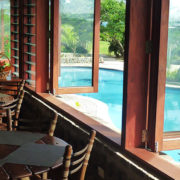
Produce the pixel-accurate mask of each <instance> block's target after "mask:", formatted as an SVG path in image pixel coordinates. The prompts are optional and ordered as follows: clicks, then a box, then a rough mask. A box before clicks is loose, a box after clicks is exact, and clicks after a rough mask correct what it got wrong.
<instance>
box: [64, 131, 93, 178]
mask: <svg viewBox="0 0 180 180" xmlns="http://www.w3.org/2000/svg"><path fill="white" fill-rule="evenodd" d="M95 136H96V131H94V130H92V132H91V134H90V139H89V142H88V144H87V145H86V146H85V147H84V148H83V149H81V150H80V151H78V152H75V153H73V154H72V156H71V153H72V147H71V146H70V145H68V146H67V147H66V151H65V155H64V162H63V167H64V172H63V176H62V179H63V180H68V178H70V177H71V175H72V174H74V173H77V172H80V173H79V180H84V178H85V174H86V169H87V166H88V161H89V158H90V154H91V151H92V148H93V144H94V139H95Z"/></svg>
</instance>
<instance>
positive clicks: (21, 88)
mask: <svg viewBox="0 0 180 180" xmlns="http://www.w3.org/2000/svg"><path fill="white" fill-rule="evenodd" d="M24 85H25V80H24V79H23V80H22V81H21V82H20V83H19V85H18V89H17V97H19V96H20V95H21V91H23V89H24Z"/></svg>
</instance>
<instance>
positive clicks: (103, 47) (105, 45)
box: [99, 41, 114, 56]
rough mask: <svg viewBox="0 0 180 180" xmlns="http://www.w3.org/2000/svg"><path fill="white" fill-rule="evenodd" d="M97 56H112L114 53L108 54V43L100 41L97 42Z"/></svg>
mask: <svg viewBox="0 0 180 180" xmlns="http://www.w3.org/2000/svg"><path fill="white" fill-rule="evenodd" d="M99 46H100V47H99V48H100V49H99V54H102V55H107V56H113V55H114V53H109V51H108V48H109V42H107V41H100V42H99Z"/></svg>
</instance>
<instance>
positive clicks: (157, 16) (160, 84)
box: [148, 0, 180, 152]
mask: <svg viewBox="0 0 180 180" xmlns="http://www.w3.org/2000/svg"><path fill="white" fill-rule="evenodd" d="M169 3H170V0H162V1H161V0H158V1H154V2H153V17H152V23H153V27H152V47H153V51H152V54H151V65H150V66H151V70H150V81H149V83H150V85H149V87H150V89H149V117H148V133H149V136H150V138H149V140H148V147H149V148H150V149H151V150H153V151H155V152H156V151H157V152H159V151H163V150H172V149H180V131H179V132H164V131H163V129H164V104H165V84H166V63H167V44H168V43H167V42H168V24H169Z"/></svg>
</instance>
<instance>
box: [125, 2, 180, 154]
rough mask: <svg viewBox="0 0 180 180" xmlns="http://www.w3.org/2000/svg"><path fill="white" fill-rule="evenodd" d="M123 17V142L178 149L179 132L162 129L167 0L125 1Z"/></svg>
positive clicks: (151, 147) (132, 146)
mask: <svg viewBox="0 0 180 180" xmlns="http://www.w3.org/2000/svg"><path fill="white" fill-rule="evenodd" d="M126 18H127V19H126V23H127V24H126V54H125V65H124V66H125V67H124V69H125V70H124V96H123V125H122V127H123V128H122V146H123V147H124V148H125V149H127V150H129V149H132V148H140V147H143V148H147V149H150V150H151V151H153V152H160V151H163V150H172V149H179V148H180V132H163V128H164V123H163V122H164V103H165V83H166V59H167V40H168V18H169V0H149V1H148V0H147V1H127V14H126ZM147 43H150V45H151V46H150V47H149V48H148V47H147ZM147 51H149V52H147ZM135 54H136V55H135ZM129 129H131V131H129ZM144 130H145V131H146V132H147V134H146V135H147V141H146V142H144V141H142V133H143V131H144Z"/></svg>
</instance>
